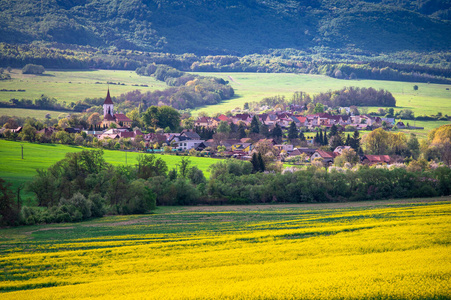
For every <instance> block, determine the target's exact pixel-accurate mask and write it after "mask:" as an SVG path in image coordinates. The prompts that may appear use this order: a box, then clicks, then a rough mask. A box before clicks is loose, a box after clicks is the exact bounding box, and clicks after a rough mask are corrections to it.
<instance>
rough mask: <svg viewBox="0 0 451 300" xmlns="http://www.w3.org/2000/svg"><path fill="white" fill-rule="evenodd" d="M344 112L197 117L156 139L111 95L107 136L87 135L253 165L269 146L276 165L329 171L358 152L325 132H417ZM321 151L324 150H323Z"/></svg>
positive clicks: (380, 160)
mask: <svg viewBox="0 0 451 300" xmlns="http://www.w3.org/2000/svg"><path fill="white" fill-rule="evenodd" d="M296 109H299V108H296ZM340 109H341V111H347V112H349V114H347V115H331V114H329V113H316V114H306V115H302V114H297V113H296V112H294V111H293V109H290V110H288V111H285V112H280V111H269V112H268V110H267V111H266V112H265V113H261V114H251V113H239V114H235V115H231V116H226V115H224V114H220V115H218V116H217V117H208V116H202V117H198V118H197V119H196V120H195V122H194V128H191V129H183V130H182V131H181V132H180V133H174V132H162V131H161V130H160V131H157V132H153V133H143V132H142V131H141V130H140V129H137V128H135V129H134V130H133V129H131V128H130V127H131V126H132V120H130V119H129V118H128V117H127V116H126V115H125V114H121V113H113V112H114V103H113V101H112V100H111V96H110V93H109V91H108V93H107V96H106V98H105V101H104V103H103V112H104V115H103V120H102V121H101V122H100V123H99V127H100V128H105V130H103V131H89V130H84V132H85V133H86V134H88V135H92V136H94V137H95V138H97V139H98V140H99V141H118V140H120V139H129V140H130V141H134V142H135V144H136V141H138V142H140V143H141V145H143V147H142V149H141V150H144V151H146V152H150V153H162V152H165V153H176V154H177V155H179V154H181V153H189V154H190V155H198V156H210V157H214V158H215V157H216V158H236V159H242V160H250V159H251V157H252V154H253V153H255V152H256V148H258V146H261V145H263V144H264V145H265V146H266V147H270V148H272V149H271V153H272V154H271V155H272V156H273V159H274V160H276V161H282V162H291V163H305V162H311V161H313V160H315V159H316V160H321V161H322V162H323V163H324V164H325V165H330V164H332V163H333V162H334V159H335V158H336V157H337V156H340V155H341V154H342V153H343V151H349V150H351V149H353V148H352V147H351V145H346V143H345V142H344V141H343V143H342V144H340V143H338V146H337V147H334V148H333V149H330V147H328V146H329V145H324V143H321V142H320V141H318V138H319V137H321V140H322V139H323V137H322V135H323V131H324V136H326V134H327V132H330V131H337V130H338V132H342V131H345V130H346V131H348V132H351V133H352V132H356V131H361V130H373V129H376V128H381V127H383V128H384V129H388V130H389V129H391V128H393V127H394V126H396V127H397V128H399V129H404V128H407V126H409V128H412V129H414V128H416V127H411V126H410V125H406V124H404V123H403V122H401V121H399V122H395V118H383V117H378V116H371V115H368V114H365V115H354V114H353V113H352V112H351V111H352V109H354V110H355V108H352V109H351V108H340ZM253 122H258V124H259V125H260V126H261V125H264V126H266V127H267V128H268V134H266V136H263V134H262V133H259V132H255V131H254V132H252V127H253V126H255V124H252V123H253ZM293 124H294V125H293ZM221 125H222V126H223V127H224V126H225V127H227V128H228V126H232V127H235V128H239V127H242V128H245V130H246V131H247V132H246V131H245V133H246V134H242V136H241V137H240V136H239V134H238V136H236V138H230V135H227V134H223V135H221V134H212V133H213V132H215V133H218V128H219V127H220V126H221ZM226 125H227V126H226ZM290 126H291V127H294V126H295V128H296V130H295V132H296V134H295V136H296V137H295V138H294V139H293V138H291V139H290V138H284V137H283V136H280V135H279V136H273V137H271V133H274V129H275V128H280V129H281V131H282V132H283V131H289V130H290ZM66 130H67V129H66ZM69 130H70V129H69ZM72 130H77V129H72ZM205 130H207V131H209V132H210V136H209V137H210V138H207V139H205V138H204V139H203V138H202V137H201V135H199V133H201V131H205ZM303 132H306V133H307V132H316V133H317V136H316V137H314V136H312V135H308V136H307V137H305V136H304V134H303ZM243 135H245V136H243ZM354 135H355V133H354ZM357 137H358V134H357ZM348 138H349V136H348ZM325 139H327V138H325ZM293 142H295V143H293ZM326 144H327V140H326ZM321 145H323V147H320V146H321ZM325 146H326V147H325ZM354 148H355V149H353V150H354V151H355V152H356V153H357V154H359V159H360V162H361V163H363V164H368V165H373V164H390V163H394V162H399V161H400V158H399V157H394V156H389V155H365V154H364V153H363V152H362V149H361V147H360V146H359V145H357V147H355V146H354ZM327 150H329V151H327Z"/></svg>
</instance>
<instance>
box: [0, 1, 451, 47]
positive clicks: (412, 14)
mask: <svg viewBox="0 0 451 300" xmlns="http://www.w3.org/2000/svg"><path fill="white" fill-rule="evenodd" d="M450 7H451V3H450V2H449V1H446V0H415V1H414V0H367V1H361V0H297V1H294V0H291V1H284V0H236V1H231V0H216V1H211V0H179V1H172V0H115V1H111V0H48V1H35V0H16V1H10V0H0V42H6V43H31V42H36V41H39V42H50V43H53V44H55V43H58V44H76V45H85V46H94V47H110V46H113V47H116V48H118V49H132V50H144V51H165V52H170V53H195V54H198V55H209V54H213V55H214V54H216V55H217V54H233V55H246V54H250V53H259V52H264V51H266V50H268V49H277V48H294V49H299V50H305V49H312V48H314V47H330V48H340V49H346V48H348V49H354V48H359V49H361V50H363V51H368V54H371V53H380V52H394V51H402V50H410V51H419V52H421V51H443V50H445V51H446V50H449V49H450V46H451V39H450V38H449V37H450V36H451V22H450V19H451V17H450Z"/></svg>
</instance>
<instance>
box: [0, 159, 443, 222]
mask: <svg viewBox="0 0 451 300" xmlns="http://www.w3.org/2000/svg"><path fill="white" fill-rule="evenodd" d="M262 160H263V159H262V158H261V157H259V156H258V155H257V156H256V157H255V158H253V160H252V162H248V161H240V160H233V159H232V160H222V161H219V162H218V163H216V164H213V165H212V166H211V167H210V179H209V180H206V179H205V176H204V174H203V172H202V171H201V170H199V169H198V168H197V167H196V166H192V165H191V163H190V161H189V159H187V158H183V159H182V160H181V161H180V163H179V164H178V165H177V167H176V168H174V169H172V170H168V167H167V165H166V163H165V162H164V161H163V160H162V159H161V158H158V157H157V156H154V155H142V156H139V157H138V160H137V163H136V164H135V165H133V166H117V167H113V166H111V165H110V164H108V163H106V162H105V161H104V159H103V157H102V152H101V151H82V152H78V153H68V154H67V155H66V158H65V159H63V160H62V161H60V162H58V163H56V164H55V165H53V166H51V167H50V168H48V169H47V170H38V173H37V175H36V176H35V177H34V179H33V180H32V182H31V183H30V184H29V186H28V189H29V191H31V192H33V193H34V194H35V195H36V202H37V204H38V206H41V207H46V208H47V209H44V210H42V209H36V208H32V207H22V208H20V203H17V202H16V200H15V197H14V196H13V194H12V193H11V191H10V190H9V188H8V186H7V184H5V182H4V181H2V180H0V204H1V205H0V210H1V216H2V217H1V219H0V220H1V223H2V224H3V225H7V224H10V225H14V224H19V223H22V224H34V223H36V222H37V223H42V222H65V221H81V220H85V219H89V218H91V217H99V216H102V215H104V214H105V213H108V214H130V213H146V212H149V211H151V210H152V209H154V208H155V205H195V204H245V203H269V202H271V203H287V202H289V203H300V202H338V201H359V200H376V199H384V198H410V197H428V196H442V195H450V194H451V169H450V168H449V167H444V166H443V167H437V168H435V169H424V168H423V169H422V168H420V169H413V170H407V169H405V168H397V167H395V168H370V167H365V166H360V167H357V168H354V169H352V170H351V169H348V170H347V171H343V170H340V169H336V168H330V169H329V171H327V170H326V169H324V168H323V167H322V166H315V164H313V165H312V166H310V167H308V168H307V169H306V170H300V171H297V170H286V171H284V172H282V173H272V172H269V173H268V172H263V171H264V168H265V167H264V163H261V161H262Z"/></svg>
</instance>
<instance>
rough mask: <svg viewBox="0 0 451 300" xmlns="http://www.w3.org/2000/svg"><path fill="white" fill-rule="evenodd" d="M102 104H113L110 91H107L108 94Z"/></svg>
mask: <svg viewBox="0 0 451 300" xmlns="http://www.w3.org/2000/svg"><path fill="white" fill-rule="evenodd" d="M103 104H114V103H113V101H112V100H111V97H110V89H108V92H107V94H106V98H105V102H103Z"/></svg>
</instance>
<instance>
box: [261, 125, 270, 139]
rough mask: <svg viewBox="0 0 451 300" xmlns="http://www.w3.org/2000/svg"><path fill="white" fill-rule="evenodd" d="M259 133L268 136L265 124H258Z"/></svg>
mask: <svg viewBox="0 0 451 300" xmlns="http://www.w3.org/2000/svg"><path fill="white" fill-rule="evenodd" d="M260 134H262V135H264V136H265V137H266V138H268V137H269V129H268V126H267V125H266V124H261V125H260Z"/></svg>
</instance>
